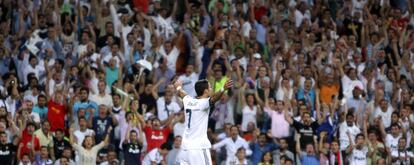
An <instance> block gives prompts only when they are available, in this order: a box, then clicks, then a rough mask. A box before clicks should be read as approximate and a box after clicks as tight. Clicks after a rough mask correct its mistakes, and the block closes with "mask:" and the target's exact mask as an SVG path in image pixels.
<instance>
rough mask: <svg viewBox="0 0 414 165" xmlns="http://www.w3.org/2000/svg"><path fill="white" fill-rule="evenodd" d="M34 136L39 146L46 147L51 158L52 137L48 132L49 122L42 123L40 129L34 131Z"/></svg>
mask: <svg viewBox="0 0 414 165" xmlns="http://www.w3.org/2000/svg"><path fill="white" fill-rule="evenodd" d="M34 135H35V136H36V137H37V138H38V139H39V143H40V146H46V147H47V148H48V151H49V153H50V154H51V155H52V156H53V155H54V154H53V135H52V133H51V132H50V123H49V121H47V120H45V121H43V123H42V128H40V129H38V130H36V131H35V132H34Z"/></svg>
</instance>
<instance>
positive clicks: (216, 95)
mask: <svg viewBox="0 0 414 165" xmlns="http://www.w3.org/2000/svg"><path fill="white" fill-rule="evenodd" d="M232 87H233V81H232V80H230V79H229V80H227V81H226V83H225V84H224V87H223V89H221V90H220V91H218V92H216V93H214V94H213V95H212V96H211V99H210V102H211V103H213V104H214V103H216V102H217V101H218V100H220V98H221V96H222V95H223V93H224V92H226V91H227V90H228V89H231V88H232Z"/></svg>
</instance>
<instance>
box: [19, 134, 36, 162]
mask: <svg viewBox="0 0 414 165" xmlns="http://www.w3.org/2000/svg"><path fill="white" fill-rule="evenodd" d="M33 136H34V135H30V134H29V133H28V132H27V130H24V131H23V135H22V140H21V141H20V144H23V147H22V149H21V151H20V157H22V156H23V155H24V154H30V151H31V147H32V145H33V144H32V137H33ZM20 144H19V146H20ZM34 145H35V147H34V148H35V151H39V150H40V142H39V139H38V138H37V137H36V136H35V138H34Z"/></svg>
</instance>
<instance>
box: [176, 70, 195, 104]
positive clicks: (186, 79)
mask: <svg viewBox="0 0 414 165" xmlns="http://www.w3.org/2000/svg"><path fill="white" fill-rule="evenodd" d="M195 67H197V66H195ZM198 76H199V75H198V74H197V73H194V72H193V73H191V74H190V75H189V76H187V75H186V74H182V75H181V76H179V77H178V80H180V81H181V82H182V83H183V90H184V91H185V92H186V93H187V94H188V95H190V96H192V97H196V96H197V93H196V91H195V83H196V82H197V80H198Z"/></svg>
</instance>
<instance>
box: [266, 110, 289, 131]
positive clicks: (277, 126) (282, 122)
mask: <svg viewBox="0 0 414 165" xmlns="http://www.w3.org/2000/svg"><path fill="white" fill-rule="evenodd" d="M264 111H265V112H266V113H267V114H269V116H270V118H271V119H272V126H271V130H270V131H271V133H272V136H273V137H274V138H285V137H288V136H289V126H290V125H289V123H288V122H287V121H286V119H285V115H284V113H283V112H281V113H279V112H277V111H275V110H271V109H270V108H269V107H265V108H264Z"/></svg>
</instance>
